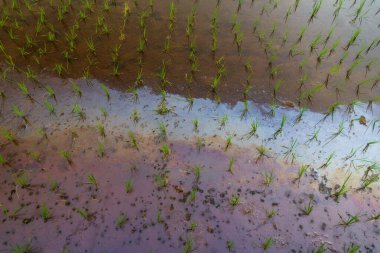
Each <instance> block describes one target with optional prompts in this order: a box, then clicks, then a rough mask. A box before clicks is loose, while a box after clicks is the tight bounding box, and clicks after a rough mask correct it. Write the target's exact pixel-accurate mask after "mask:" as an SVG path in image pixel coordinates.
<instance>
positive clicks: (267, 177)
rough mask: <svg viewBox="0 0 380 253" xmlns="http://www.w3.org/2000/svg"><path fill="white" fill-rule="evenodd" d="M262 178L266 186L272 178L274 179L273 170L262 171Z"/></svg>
mask: <svg viewBox="0 0 380 253" xmlns="http://www.w3.org/2000/svg"><path fill="white" fill-rule="evenodd" d="M263 179H264V184H265V185H266V186H270V185H271V184H272V182H273V179H274V175H273V171H271V172H269V173H268V172H266V171H264V172H263Z"/></svg>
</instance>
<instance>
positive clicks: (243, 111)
mask: <svg viewBox="0 0 380 253" xmlns="http://www.w3.org/2000/svg"><path fill="white" fill-rule="evenodd" d="M243 104H244V108H243V110H242V111H241V114H240V119H244V118H246V117H247V114H248V111H249V106H248V100H247V99H244V101H243Z"/></svg>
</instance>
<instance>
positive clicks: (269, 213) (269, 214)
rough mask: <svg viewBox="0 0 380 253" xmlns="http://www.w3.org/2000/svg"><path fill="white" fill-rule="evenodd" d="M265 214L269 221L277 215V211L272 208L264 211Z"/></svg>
mask: <svg viewBox="0 0 380 253" xmlns="http://www.w3.org/2000/svg"><path fill="white" fill-rule="evenodd" d="M265 214H266V216H267V218H268V219H271V218H273V217H274V216H276V215H277V214H278V210H277V209H276V208H272V209H270V210H266V211H265Z"/></svg>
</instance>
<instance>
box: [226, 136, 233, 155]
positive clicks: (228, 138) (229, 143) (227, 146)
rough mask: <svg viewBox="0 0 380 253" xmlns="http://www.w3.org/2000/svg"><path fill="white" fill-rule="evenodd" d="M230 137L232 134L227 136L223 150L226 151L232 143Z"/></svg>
mask: <svg viewBox="0 0 380 253" xmlns="http://www.w3.org/2000/svg"><path fill="white" fill-rule="evenodd" d="M232 137H233V135H232V134H231V135H229V136H228V137H227V140H226V145H225V146H224V152H226V151H227V149H228V148H229V147H230V146H231V145H232Z"/></svg>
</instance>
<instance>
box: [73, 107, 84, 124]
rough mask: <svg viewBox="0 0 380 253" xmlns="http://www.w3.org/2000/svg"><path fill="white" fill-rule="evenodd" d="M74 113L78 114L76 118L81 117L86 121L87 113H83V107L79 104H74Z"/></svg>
mask: <svg viewBox="0 0 380 253" xmlns="http://www.w3.org/2000/svg"><path fill="white" fill-rule="evenodd" d="M72 113H74V114H76V116H77V117H79V118H80V119H81V120H85V119H86V113H85V112H84V111H83V109H82V107H81V106H80V105H79V104H77V103H75V104H74V106H73V109H72Z"/></svg>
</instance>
